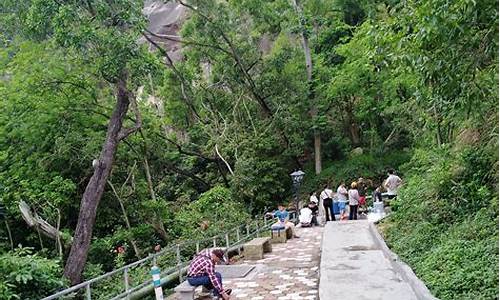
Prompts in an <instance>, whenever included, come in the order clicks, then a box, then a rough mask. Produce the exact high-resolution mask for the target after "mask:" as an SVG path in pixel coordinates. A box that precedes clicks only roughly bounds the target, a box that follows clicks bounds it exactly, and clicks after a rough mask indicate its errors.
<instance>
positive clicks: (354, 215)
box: [347, 181, 359, 220]
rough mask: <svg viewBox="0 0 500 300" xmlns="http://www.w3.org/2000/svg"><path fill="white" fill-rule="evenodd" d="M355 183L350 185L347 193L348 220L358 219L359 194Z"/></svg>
mask: <svg viewBox="0 0 500 300" xmlns="http://www.w3.org/2000/svg"><path fill="white" fill-rule="evenodd" d="M356 187H357V184H356V181H354V182H353V183H351V188H350V189H349V191H347V195H348V197H349V220H357V219H358V205H359V193H358V190H357V189H356Z"/></svg>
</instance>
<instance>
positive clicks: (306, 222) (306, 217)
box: [299, 205, 313, 227]
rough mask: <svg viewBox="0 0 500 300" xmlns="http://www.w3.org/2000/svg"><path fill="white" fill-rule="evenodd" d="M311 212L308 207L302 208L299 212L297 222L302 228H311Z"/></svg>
mask: <svg viewBox="0 0 500 300" xmlns="http://www.w3.org/2000/svg"><path fill="white" fill-rule="evenodd" d="M312 217H313V215H312V210H311V209H310V208H309V206H308V205H306V206H304V208H302V209H301V210H300V215H299V222H300V224H301V225H302V227H308V226H311V221H312Z"/></svg>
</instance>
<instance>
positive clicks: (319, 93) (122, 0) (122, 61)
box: [0, 0, 499, 300]
mask: <svg viewBox="0 0 500 300" xmlns="http://www.w3.org/2000/svg"><path fill="white" fill-rule="evenodd" d="M162 5H163V6H162ZM158 7H163V8H165V7H166V8H168V9H169V10H171V11H180V12H182V13H181V15H180V16H177V18H176V19H175V20H174V21H173V22H170V23H169V24H167V25H168V26H159V25H158V26H155V24H154V22H158V20H157V19H158V18H156V19H155V18H154V17H155V13H156V11H155V8H158ZM162 20H163V19H162ZM160 25H162V24H160ZM163 25H165V24H163ZM498 26H499V23H498V1H491V0H490V1H488V0H456V1H448V0H421V1H417V0H400V1H398V0H374V1H367V0H176V1H169V2H162V1H152V0H148V1H145V2H144V1H134V0H85V1H76V0H26V1H15V0H3V1H1V2H0V222H1V223H0V299H6V300H10V299H40V298H43V297H45V296H48V295H50V294H52V293H54V292H55V291H57V290H60V289H62V288H64V287H68V286H70V285H73V284H76V283H79V282H81V281H83V280H87V279H90V278H93V277H96V276H98V275H100V274H104V273H105V272H108V271H111V270H113V269H116V268H118V267H121V266H123V265H125V264H127V263H130V262H133V261H136V260H138V259H140V258H143V257H146V256H147V255H148V254H149V253H152V252H153V251H154V248H155V247H157V246H158V245H159V246H161V247H165V246H167V245H171V244H173V243H175V242H176V241H181V240H187V239H194V238H201V237H203V236H211V235H214V234H216V233H218V232H221V231H224V230H226V229H230V228H232V227H234V226H235V225H237V224H241V223H243V222H246V221H248V220H251V219H252V218H254V217H256V216H257V217H258V216H260V215H262V214H263V213H264V212H265V211H269V210H270V209H272V208H274V207H276V205H277V204H279V203H288V202H291V201H292V182H291V179H290V176H289V174H290V173H291V172H293V171H294V170H297V169H302V170H304V171H305V173H306V175H305V179H304V182H303V183H302V187H301V189H300V192H301V194H300V197H301V198H304V199H305V198H306V197H308V194H309V192H311V191H314V190H317V191H319V190H320V189H321V188H322V186H323V185H324V184H327V183H329V184H331V185H333V186H335V185H338V184H339V183H340V182H341V181H346V182H350V181H351V180H355V179H357V178H359V177H363V178H369V179H371V180H373V182H380V179H381V178H382V177H383V176H385V174H386V172H387V170H388V169H390V168H393V169H395V170H396V172H397V173H398V174H399V175H400V176H401V178H403V182H404V184H403V187H402V189H401V194H400V196H398V198H397V201H396V202H395V203H393V204H391V206H392V211H393V213H392V214H391V215H390V216H389V217H387V218H386V219H384V221H383V222H381V223H380V224H379V229H380V230H381V232H382V233H383V236H384V238H385V240H386V242H387V244H388V245H389V247H390V248H391V249H392V250H393V251H394V252H396V253H397V254H398V255H400V256H401V258H402V259H403V260H404V261H405V262H406V263H408V264H409V265H410V266H411V268H412V269H413V270H414V271H415V273H416V275H417V276H419V278H421V279H422V280H423V281H424V282H425V284H426V285H427V286H428V287H429V289H430V291H431V292H432V293H433V294H434V295H435V296H436V297H438V298H440V299H497V298H498V267H499V265H498V250H499V248H498V242H499V241H498V212H499V211H498V209H499V208H498V206H499V202H498V108H499V107H498V99H499V98H498V82H499V79H498V63H499V62H498ZM201 223H203V224H205V225H206V226H202V227H200V224H201ZM118 250H119V251H118ZM27 286H29V287H32V288H29V289H27V288H26V287H27Z"/></svg>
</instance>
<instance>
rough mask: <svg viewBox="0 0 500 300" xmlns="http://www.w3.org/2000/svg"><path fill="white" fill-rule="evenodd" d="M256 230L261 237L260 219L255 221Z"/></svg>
mask: <svg viewBox="0 0 500 300" xmlns="http://www.w3.org/2000/svg"><path fill="white" fill-rule="evenodd" d="M255 230H256V233H257V237H259V232H260V228H259V221H257V222H255Z"/></svg>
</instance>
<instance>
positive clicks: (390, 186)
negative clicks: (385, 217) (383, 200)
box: [384, 170, 403, 199]
mask: <svg viewBox="0 0 500 300" xmlns="http://www.w3.org/2000/svg"><path fill="white" fill-rule="evenodd" d="M402 182H403V181H402V180H401V178H399V176H397V175H395V174H394V170H389V177H387V179H386V180H385V182H384V187H385V188H386V189H387V198H389V199H393V198H395V197H396V196H397V195H398V190H399V187H400V186H401V183H402Z"/></svg>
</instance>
